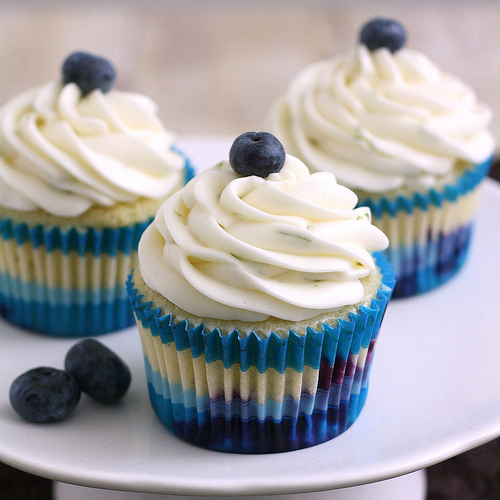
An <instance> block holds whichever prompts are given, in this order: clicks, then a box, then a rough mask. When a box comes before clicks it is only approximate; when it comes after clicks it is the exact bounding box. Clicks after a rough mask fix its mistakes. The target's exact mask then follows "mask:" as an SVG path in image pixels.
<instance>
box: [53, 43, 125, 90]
mask: <svg viewBox="0 0 500 500" xmlns="http://www.w3.org/2000/svg"><path fill="white" fill-rule="evenodd" d="M62 76H63V82H64V83H71V82H73V83H76V84H77V85H78V86H79V87H80V90H81V91H82V96H86V95H87V94H90V92H92V91H93V90H95V89H101V90H102V91H103V92H107V91H108V90H111V88H112V87H113V84H114V83H115V77H116V75H115V70H114V68H113V66H112V64H111V63H110V62H109V61H107V60H106V59H103V58H102V57H98V56H93V55H92V54H87V53H86V52H73V53H72V54H70V55H69V56H68V57H67V58H66V59H65V61H64V63H63V65H62Z"/></svg>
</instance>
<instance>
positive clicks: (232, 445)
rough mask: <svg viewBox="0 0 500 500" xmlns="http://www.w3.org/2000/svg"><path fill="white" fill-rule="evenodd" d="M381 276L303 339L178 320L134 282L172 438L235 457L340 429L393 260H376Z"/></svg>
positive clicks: (356, 389) (312, 440) (298, 444)
mask: <svg viewBox="0 0 500 500" xmlns="http://www.w3.org/2000/svg"><path fill="white" fill-rule="evenodd" d="M377 264H378V265H379V267H380V270H381V272H382V273H383V280H382V283H381V286H380V288H379V290H378V292H377V295H376V297H375V298H374V299H373V300H372V301H371V304H370V307H365V306H362V307H360V308H359V311H358V313H357V314H354V313H351V314H350V316H349V320H347V321H345V320H339V321H338V325H337V326H336V327H331V326H329V325H327V324H323V328H322V331H320V332H318V331H315V330H313V329H311V328H308V329H307V332H306V334H305V335H298V334H296V333H295V332H293V331H292V330H291V331H290V332H289V333H288V335H287V336H286V338H283V337H281V336H278V335H276V334H275V333H274V332H273V333H271V334H270V335H269V336H268V337H267V338H260V337H259V336H257V335H256V334H255V333H251V334H249V335H248V336H246V337H242V336H240V334H239V332H238V331H233V332H232V333H231V334H229V335H226V336H225V335H222V334H221V333H220V331H219V330H218V329H215V330H213V331H208V330H206V329H205V328H204V325H203V324H200V325H196V326H192V325H189V324H188V323H187V321H182V322H179V323H175V322H174V321H173V319H172V316H171V315H169V314H166V315H165V314H163V312H162V311H161V309H160V308H156V307H155V306H154V305H153V304H152V303H151V302H144V301H143V296H142V295H140V294H139V292H138V290H137V289H136V288H135V286H134V283H133V277H132V275H131V277H130V278H129V280H128V281H127V290H128V293H129V296H130V300H131V302H132V304H133V307H134V311H135V314H136V317H137V324H138V327H139V332H140V336H141V343H142V347H143V352H144V362H145V368H146V375H147V381H148V390H149V395H150V400H151V404H152V406H153V408H154V410H155V412H156V414H157V416H158V418H159V420H160V421H161V422H162V423H163V424H164V425H165V426H166V427H167V428H168V429H170V430H171V431H172V432H173V433H175V434H176V435H178V436H179V437H181V438H183V439H185V440H187V441H189V442H191V443H193V444H196V445H199V446H202V447H205V448H211V449H215V450H220V451H226V452H235V453H273V452H282V451H289V450H295V449H299V448H306V447H309V446H313V445H316V444H319V443H322V442H324V441H327V440H330V439H332V438H334V437H335V436H337V435H339V434H340V433H342V432H344V431H345V430H346V429H347V428H348V427H349V426H350V425H351V424H352V423H353V422H354V421H355V420H356V418H357V417H358V415H359V413H360V412H361V409H362V408H363V405H364V403H365V399H366V396H367V390H368V381H369V373H370V367H371V362H372V356H373V348H374V345H375V342H376V339H377V335H378V331H379V328H380V324H381V322H382V318H383V315H384V312H385V309H386V306H387V302H388V301H389V298H390V296H391V293H392V290H393V287H394V276H393V273H392V270H391V266H390V264H389V263H388V262H387V259H386V258H385V256H383V255H378V256H377Z"/></svg>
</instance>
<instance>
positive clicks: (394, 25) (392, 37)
mask: <svg viewBox="0 0 500 500" xmlns="http://www.w3.org/2000/svg"><path fill="white" fill-rule="evenodd" d="M359 41H360V42H361V43H362V44H363V45H366V47H367V48H368V50H370V51H372V52H373V51H374V50H377V49H380V48H382V47H385V48H386V49H389V50H390V51H391V52H396V51H397V50H399V49H400V48H401V47H403V46H404V44H405V42H406V33H405V29H404V28H403V26H402V25H401V24H400V23H398V22H397V21H395V20H393V19H388V18H383V17H378V18H375V19H372V20H371V21H369V22H368V23H366V24H365V25H364V26H363V28H362V29H361V31H360V33H359Z"/></svg>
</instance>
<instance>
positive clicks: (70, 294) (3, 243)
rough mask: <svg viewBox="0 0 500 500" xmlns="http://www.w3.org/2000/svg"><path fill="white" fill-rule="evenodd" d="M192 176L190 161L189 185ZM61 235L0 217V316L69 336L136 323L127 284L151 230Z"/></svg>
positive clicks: (139, 227)
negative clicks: (142, 242)
mask: <svg viewBox="0 0 500 500" xmlns="http://www.w3.org/2000/svg"><path fill="white" fill-rule="evenodd" d="M193 176H194V169H193V166H192V165H191V163H190V161H189V160H188V159H187V158H186V159H185V182H188V181H189V180H190V179H191V178H192V177H193ZM152 220H153V217H150V218H148V219H147V220H145V221H142V222H139V223H136V224H133V225H130V226H125V227H121V228H103V229H93V228H89V229H80V228H71V229H65V230H63V229H60V228H58V227H44V226H42V225H36V226H30V225H28V224H26V223H15V222H13V221H12V220H11V219H8V218H1V217H0V315H1V316H3V317H4V318H6V319H7V320H9V321H10V322H12V323H14V324H15V325H17V326H20V327H22V328H26V329H29V330H33V331H37V332H41V333H45V334H49V335H55V336H65V337H86V336H95V335H101V334H104V333H108V332H112V331H115V330H120V329H123V328H126V327H129V326H131V325H133V324H134V322H135V320H134V314H133V312H132V308H131V306H130V301H129V299H128V296H127V292H126V287H125V282H126V280H127V276H128V275H129V274H130V272H131V270H132V269H133V268H134V267H136V265H137V263H138V260H137V246H138V243H139V239H140V237H141V235H142V233H143V232H144V230H145V229H146V227H147V226H148V225H149V224H150V223H151V221H152Z"/></svg>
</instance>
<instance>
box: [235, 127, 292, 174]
mask: <svg viewBox="0 0 500 500" xmlns="http://www.w3.org/2000/svg"><path fill="white" fill-rule="evenodd" d="M229 162H230V163H231V166H232V167H233V169H234V170H235V171H236V172H238V173H239V174H241V175H245V176H246V175H258V176H259V177H267V176H268V175H269V174H272V173H274V172H279V171H280V170H281V169H282V167H283V164H284V163H285V148H284V147H283V145H282V144H281V142H280V141H278V139H276V137H274V135H272V134H270V133H269V132H245V133H244V134H241V135H240V136H238V137H237V138H236V139H235V140H234V142H233V145H232V146H231V149H230V150H229Z"/></svg>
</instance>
